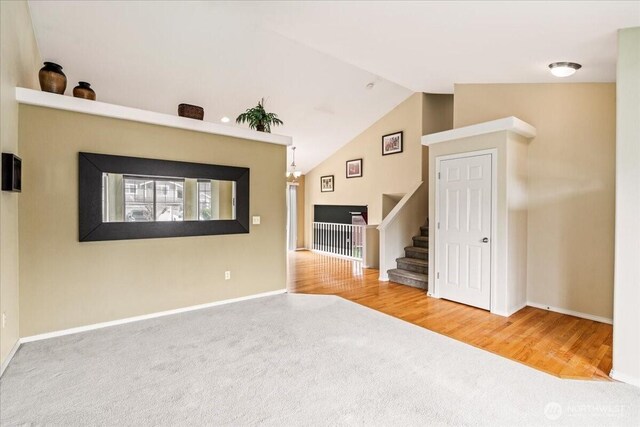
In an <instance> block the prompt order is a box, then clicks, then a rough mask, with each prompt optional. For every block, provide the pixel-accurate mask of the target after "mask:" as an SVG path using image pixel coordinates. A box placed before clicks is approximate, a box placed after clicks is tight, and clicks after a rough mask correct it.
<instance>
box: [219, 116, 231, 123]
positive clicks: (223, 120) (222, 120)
mask: <svg viewBox="0 0 640 427" xmlns="http://www.w3.org/2000/svg"><path fill="white" fill-rule="evenodd" d="M230 120H231V119H230V118H229V117H227V116H224V117H223V118H221V119H220V121H221V122H222V123H229V121H230Z"/></svg>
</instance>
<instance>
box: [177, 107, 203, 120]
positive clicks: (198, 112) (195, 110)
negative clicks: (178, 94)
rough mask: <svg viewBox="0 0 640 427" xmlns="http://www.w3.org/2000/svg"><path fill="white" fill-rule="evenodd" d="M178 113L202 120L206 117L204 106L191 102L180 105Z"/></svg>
mask: <svg viewBox="0 0 640 427" xmlns="http://www.w3.org/2000/svg"><path fill="white" fill-rule="evenodd" d="M178 115H179V116H180V117H188V118H190V119H196V120H202V119H203V118H204V108H202V107H198V106H197V105H191V104H180V105H178Z"/></svg>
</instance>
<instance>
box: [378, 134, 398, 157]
mask: <svg viewBox="0 0 640 427" xmlns="http://www.w3.org/2000/svg"><path fill="white" fill-rule="evenodd" d="M398 153H402V131H400V132H396V133H390V134H389V135H384V136H383V137H382V155H383V156H387V155H389V154H398Z"/></svg>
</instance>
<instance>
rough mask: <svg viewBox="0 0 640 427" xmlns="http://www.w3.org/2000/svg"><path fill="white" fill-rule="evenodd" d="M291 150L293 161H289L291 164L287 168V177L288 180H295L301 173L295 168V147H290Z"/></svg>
mask: <svg viewBox="0 0 640 427" xmlns="http://www.w3.org/2000/svg"><path fill="white" fill-rule="evenodd" d="M291 150H292V151H293V161H292V162H291V166H289V170H288V171H287V179H288V180H289V181H290V182H297V181H298V178H300V176H301V175H302V172H300V171H299V170H297V169H296V147H291Z"/></svg>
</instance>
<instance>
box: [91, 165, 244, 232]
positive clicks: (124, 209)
mask: <svg viewBox="0 0 640 427" xmlns="http://www.w3.org/2000/svg"><path fill="white" fill-rule="evenodd" d="M235 184H236V183H235V182H234V181H219V180H211V179H193V178H166V177H148V176H135V175H122V174H114V173H103V174H102V221H103V222H151V221H214V220H234V219H236V214H235V190H236V189H235Z"/></svg>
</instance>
